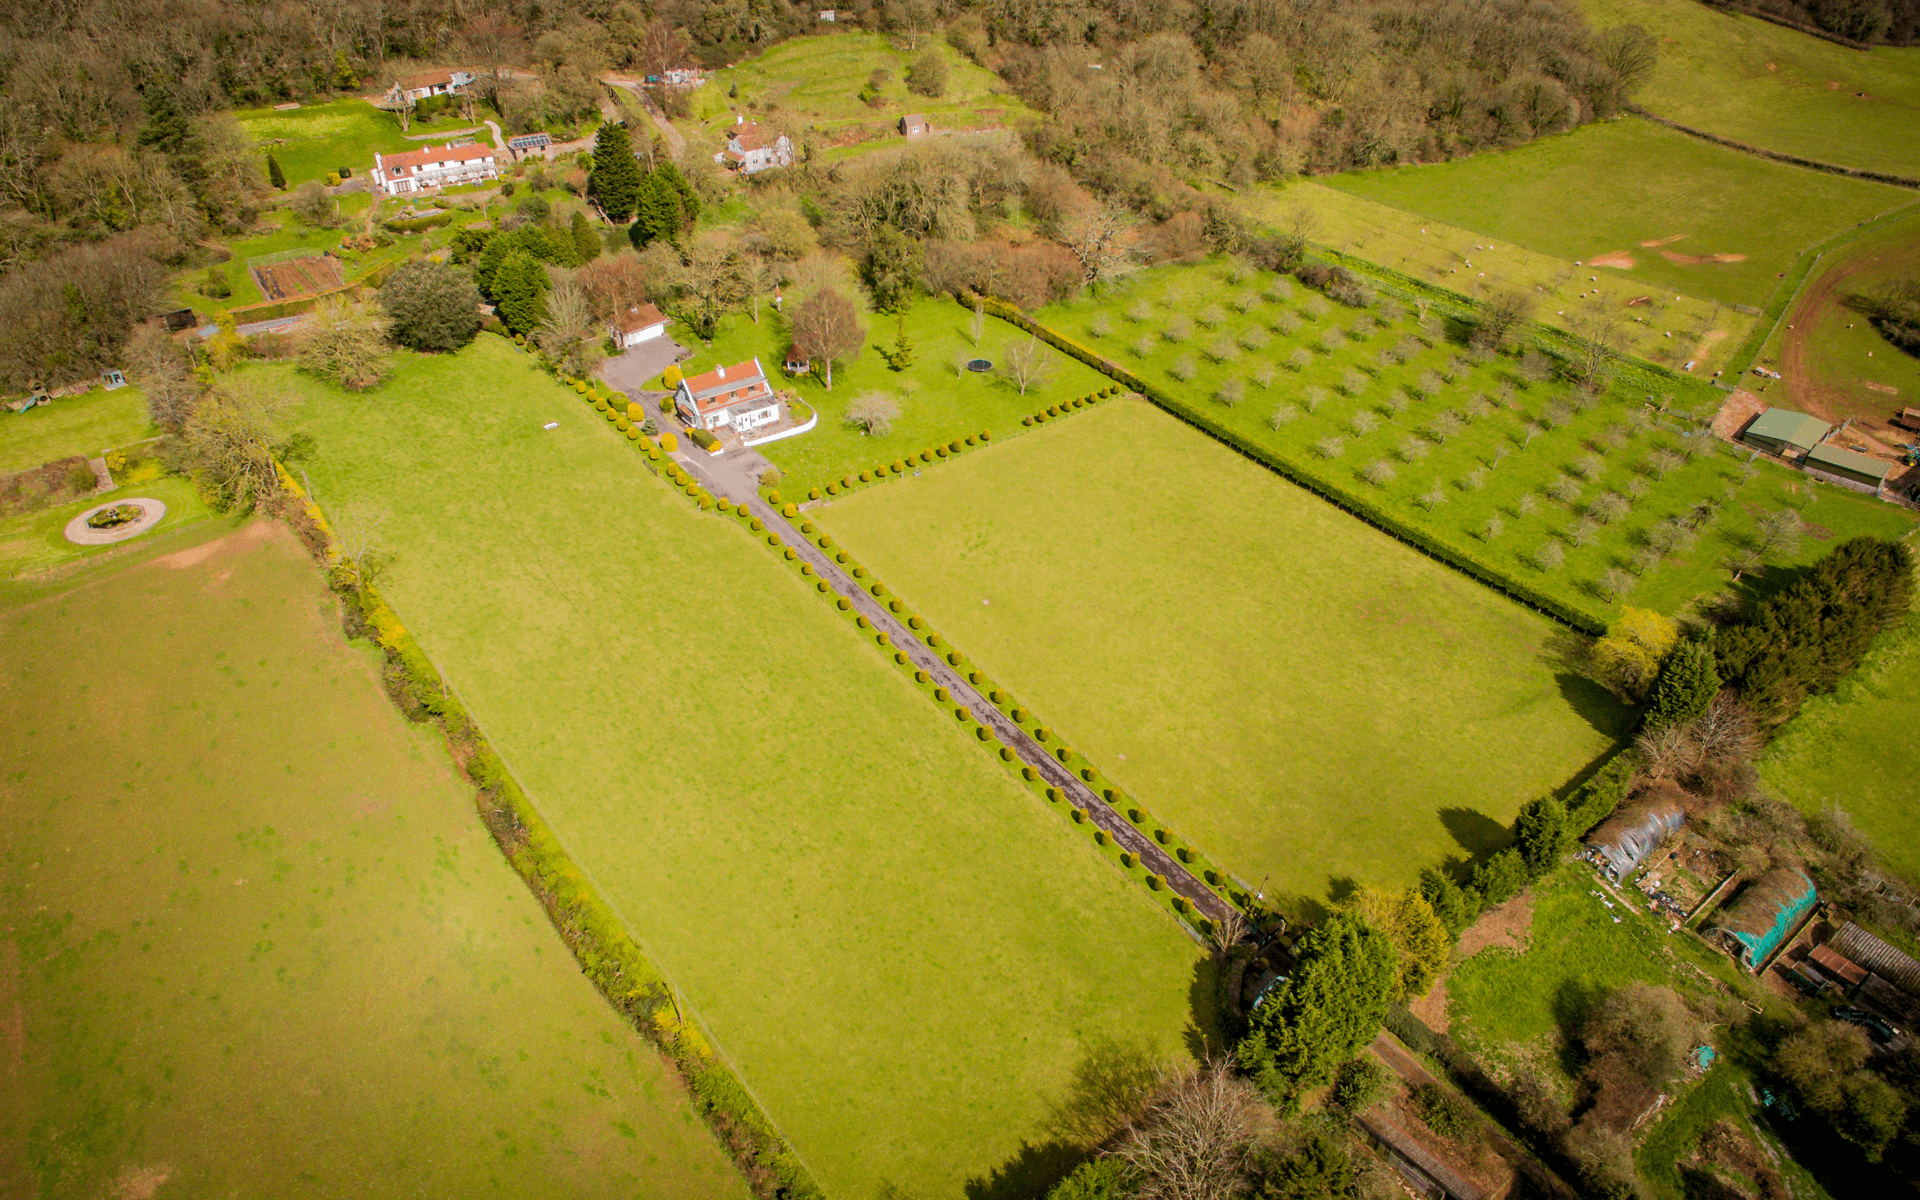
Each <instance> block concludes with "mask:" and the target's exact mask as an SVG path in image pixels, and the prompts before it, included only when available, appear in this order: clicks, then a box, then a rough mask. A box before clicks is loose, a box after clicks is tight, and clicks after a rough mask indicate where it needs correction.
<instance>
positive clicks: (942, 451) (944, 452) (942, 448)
mask: <svg viewBox="0 0 1920 1200" xmlns="http://www.w3.org/2000/svg"><path fill="white" fill-rule="evenodd" d="M933 452H934V453H935V454H938V455H939V456H940V457H941V458H945V457H946V456H947V448H946V447H945V446H936V447H934V450H933Z"/></svg>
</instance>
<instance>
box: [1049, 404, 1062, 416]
mask: <svg viewBox="0 0 1920 1200" xmlns="http://www.w3.org/2000/svg"><path fill="white" fill-rule="evenodd" d="M1047 415H1048V416H1049V417H1057V416H1059V415H1060V406H1059V405H1058V404H1049V405H1047Z"/></svg>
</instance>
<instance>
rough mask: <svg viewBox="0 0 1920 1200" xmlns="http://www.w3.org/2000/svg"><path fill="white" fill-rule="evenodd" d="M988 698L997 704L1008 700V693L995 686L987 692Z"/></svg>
mask: <svg viewBox="0 0 1920 1200" xmlns="http://www.w3.org/2000/svg"><path fill="white" fill-rule="evenodd" d="M987 699H988V700H989V701H991V702H992V703H993V704H994V705H996V706H997V705H1001V704H1005V703H1006V702H1007V694H1006V693H1005V692H1003V691H1001V690H1000V689H999V688H995V689H993V690H992V691H991V692H988V693H987Z"/></svg>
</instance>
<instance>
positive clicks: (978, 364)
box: [967, 358, 993, 375]
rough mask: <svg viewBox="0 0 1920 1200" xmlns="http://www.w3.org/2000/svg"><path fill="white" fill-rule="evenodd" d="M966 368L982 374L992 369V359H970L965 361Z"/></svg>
mask: <svg viewBox="0 0 1920 1200" xmlns="http://www.w3.org/2000/svg"><path fill="white" fill-rule="evenodd" d="M967 370H969V371H972V372H973V373H974V374H976V375H984V374H986V373H987V372H988V371H991V370H993V360H992V359H988V358H975V359H970V360H968V362H967Z"/></svg>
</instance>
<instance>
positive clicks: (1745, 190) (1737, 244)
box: [1325, 117, 1913, 336]
mask: <svg viewBox="0 0 1920 1200" xmlns="http://www.w3.org/2000/svg"><path fill="white" fill-rule="evenodd" d="M1325 182H1326V183H1327V185H1328V186H1330V187H1335V188H1338V189H1340V190H1341V191H1344V192H1350V193H1352V194H1354V195H1356V196H1361V197H1364V198H1366V199H1369V200H1376V201H1379V202H1380V203H1382V204H1390V205H1393V206H1394V207H1396V208H1403V209H1407V210H1408V211H1410V212H1416V213H1420V214H1422V215H1425V216H1430V217H1437V218H1439V219H1440V220H1443V221H1447V222H1450V223H1452V224H1454V225H1458V226H1459V227H1461V228H1462V229H1470V230H1476V231H1478V232H1480V233H1484V234H1487V235H1490V236H1492V237H1494V238H1497V239H1501V240H1506V241H1515V242H1519V243H1520V244H1521V245H1524V246H1527V247H1529V248H1531V249H1534V250H1538V251H1540V252H1542V253H1544V254H1551V255H1554V256H1556V257H1559V258H1566V259H1572V260H1573V261H1575V262H1577V263H1584V262H1586V260H1588V259H1592V258H1597V257H1599V256H1601V255H1606V254H1616V253H1625V254H1627V255H1629V256H1630V257H1631V258H1632V259H1633V261H1634V264H1635V265H1634V266H1633V267H1632V268H1631V269H1622V268H1609V267H1601V268H1596V269H1590V270H1588V271H1587V274H1589V275H1600V274H1616V275H1623V276H1625V277H1626V278H1628V279H1632V280H1634V281H1636V282H1638V283H1640V284H1642V285H1643V291H1644V292H1647V293H1650V294H1655V295H1657V294H1658V292H1659V291H1660V290H1662V289H1664V290H1666V293H1667V295H1672V294H1673V293H1675V292H1678V293H1681V294H1683V295H1688V296H1700V297H1703V298H1705V299H1708V300H1719V301H1721V302H1723V303H1727V304H1745V305H1748V306H1750V307H1753V308H1764V307H1765V306H1766V303H1767V299H1768V297H1769V296H1770V295H1772V293H1773V288H1774V285H1775V284H1776V283H1777V282H1778V279H1779V275H1780V274H1781V272H1784V271H1785V270H1786V269H1787V267H1788V266H1789V265H1790V264H1791V263H1792V262H1793V260H1794V258H1795V257H1796V256H1797V255H1799V253H1800V252H1801V251H1802V250H1805V249H1806V248H1807V247H1809V246H1812V245H1814V244H1815V243H1817V242H1821V241H1824V240H1826V239H1827V238H1828V237H1831V236H1832V235H1834V234H1836V233H1838V232H1840V231H1841V230H1843V229H1846V228H1847V227H1849V226H1851V225H1856V224H1858V223H1860V222H1861V221H1865V220H1867V219H1869V218H1871V217H1874V216H1877V215H1879V214H1880V213H1883V212H1886V211H1888V210H1889V209H1893V208H1898V207H1901V206H1903V205H1905V204H1909V203H1911V202H1912V199H1913V196H1912V193H1911V192H1907V191H1904V190H1902V189H1900V188H1895V187H1892V186H1889V185H1887V184H1879V183H1867V182H1863V181H1860V180H1854V179H1847V178H1844V177H1841V176H1837V175H1826V174H1822V173H1820V172H1817V171H1809V170H1805V169H1803V168H1800V167H1790V166H1785V165H1783V164H1781V163H1776V162H1771V161H1769V160H1767V159H1763V158H1758V157H1756V156H1754V155H1751V154H1744V153H1742V152H1740V151H1738V150H1729V149H1726V148H1724V147H1721V146H1715V145H1713V144H1711V143H1709V142H1703V141H1701V140H1699V139H1698V138H1692V137H1688V136H1687V135H1686V134H1684V133H1679V132H1676V131H1674V130H1671V129H1666V128H1663V127H1661V126H1659V125H1655V124H1653V123H1652V122H1650V121H1642V120H1638V119H1636V118H1632V117H1622V118H1620V119H1619V120H1614V121H1604V122H1601V123H1599V124H1595V125H1589V126H1585V127H1583V128H1580V129H1576V130H1574V131H1573V132H1571V133H1567V134H1561V135H1557V136H1554V137H1546V138H1541V139H1540V140H1538V141H1535V142H1531V143H1528V144H1527V145H1525V146H1521V147H1519V148H1518V149H1514V150H1503V151H1499V152H1497V153H1489V154H1476V155H1474V156H1472V157H1470V158H1462V159H1456V160H1454V161H1452V162H1446V163H1436V164H1433V165H1430V166H1415V167H1397V168H1392V169H1388V170H1381V171H1367V172H1355V173H1350V174H1346V175H1335V176H1331V177H1329V178H1328V179H1327V180H1325ZM1789 198H1790V199H1789ZM1682 235H1684V236H1682ZM1669 238H1678V239H1679V240H1675V241H1669V242H1667V243H1666V244H1665V245H1663V246H1644V245H1642V243H1643V242H1651V241H1661V240H1663V239H1669ZM1669 254H1671V255H1685V256H1693V257H1702V258H1704V257H1711V256H1714V255H1742V256H1744V257H1743V258H1742V259H1741V260H1740V261H1737V262H1704V263H1698V264H1691V265H1690V264H1688V263H1685V262H1674V261H1671V260H1670V259H1669V258H1668V257H1666V255H1669ZM1556 307H1558V306H1556ZM1675 336H1678V334H1676V335H1675Z"/></svg>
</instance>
